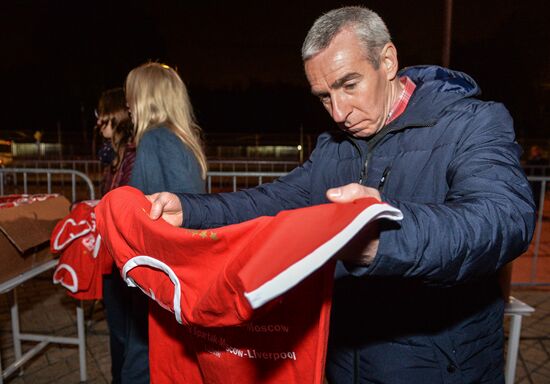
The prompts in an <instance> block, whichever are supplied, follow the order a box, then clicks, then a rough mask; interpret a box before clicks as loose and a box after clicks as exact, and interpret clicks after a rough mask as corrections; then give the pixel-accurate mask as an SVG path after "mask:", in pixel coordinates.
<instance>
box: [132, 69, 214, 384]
mask: <svg viewBox="0 0 550 384" xmlns="http://www.w3.org/2000/svg"><path fill="white" fill-rule="evenodd" d="M126 98H127V101H128V106H129V108H130V112H131V116H132V121H133V123H134V126H135V140H136V144H137V156H136V162H135V166H134V171H133V173H132V177H131V180H130V185H131V186H133V187H135V188H137V189H139V190H141V191H142V192H143V193H145V194H151V193H155V192H160V191H164V190H172V191H180V192H188V193H204V191H205V178H206V170H207V163H206V156H205V154H204V150H203V140H202V131H201V129H200V127H199V126H198V124H197V123H196V122H195V117H194V114H193V109H192V106H191V103H190V100H189V96H188V93H187V88H186V86H185V84H184V83H183V81H182V79H181V78H180V76H179V75H178V73H177V72H176V70H174V69H173V68H171V67H169V66H167V65H164V64H160V63H156V62H149V63H145V64H143V65H141V66H139V67H137V68H135V69H133V70H132V71H130V73H129V74H128V76H127V77H126ZM134 293H135V294H134V295H132V300H131V306H132V308H131V316H132V320H133V321H134V324H135V325H136V327H135V332H133V333H132V335H134V336H133V337H134V339H135V341H136V345H137V344H139V357H138V356H136V357H135V359H134V360H133V361H132V366H133V367H134V369H135V371H134V376H135V381H133V380H129V381H128V382H129V383H130V382H131V383H133V384H135V383H144V382H145V380H146V379H147V380H149V371H148V370H149V366H148V364H147V360H146V353H147V326H148V325H147V314H148V308H147V306H148V302H147V301H148V298H147V296H145V295H144V294H143V293H142V292H138V291H137V290H135V292H134ZM150 311H151V314H150V316H149V319H151V321H154V322H156V323H158V324H160V323H164V324H165V323H166V322H168V324H170V323H172V322H175V320H174V317H173V316H172V315H171V314H170V313H169V312H168V311H166V310H165V309H163V308H160V307H159V306H158V305H156V304H155V303H153V304H152V305H151V306H150ZM154 347H155V345H152V350H151V353H155V352H154V351H155V350H154ZM162 353H167V354H168V353H170V351H162ZM156 361H158V359H156ZM156 368H158V367H155V369H156ZM170 369H174V368H173V367H170Z"/></svg>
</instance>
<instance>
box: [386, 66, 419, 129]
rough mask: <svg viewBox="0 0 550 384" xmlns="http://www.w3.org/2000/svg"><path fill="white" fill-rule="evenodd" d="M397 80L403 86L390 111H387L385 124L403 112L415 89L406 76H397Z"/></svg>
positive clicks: (414, 85)
mask: <svg viewBox="0 0 550 384" xmlns="http://www.w3.org/2000/svg"><path fill="white" fill-rule="evenodd" d="M399 81H400V82H401V84H403V86H404V88H403V91H402V92H401V95H399V98H398V99H397V100H396V101H395V103H394V104H393V105H392V107H391V109H390V112H389V113H388V120H387V121H386V125H388V124H389V123H391V122H392V121H393V120H395V119H397V118H398V117H399V115H401V114H402V113H403V112H405V108H407V104H409V100H410V99H411V96H412V94H413V92H414V90H415V89H416V84H415V83H414V82H413V81H412V80H411V79H410V78H409V77H408V76H403V77H401V78H399Z"/></svg>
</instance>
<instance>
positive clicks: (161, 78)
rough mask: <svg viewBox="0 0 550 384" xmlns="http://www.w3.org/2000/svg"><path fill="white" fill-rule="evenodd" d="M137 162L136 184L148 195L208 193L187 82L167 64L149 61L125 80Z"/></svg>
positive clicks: (200, 142)
mask: <svg viewBox="0 0 550 384" xmlns="http://www.w3.org/2000/svg"><path fill="white" fill-rule="evenodd" d="M126 99H127V101H128V106H129V107H130V113H131V115H132V121H133V123H134V126H135V141H136V144H137V158H136V163H135V168H134V172H133V174H132V179H131V185H132V186H134V187H136V188H139V189H140V190H141V191H142V192H143V193H145V194H151V193H155V192H161V191H165V190H169V191H199V192H201V191H203V189H204V179H205V177H206V157H205V155H204V151H203V144H202V139H201V129H200V128H199V126H198V125H197V123H196V122H195V118H194V115H193V109H192V107H191V103H190V101H189V96H188V94H187V89H186V87H185V84H184V83H183V81H182V80H181V78H180V77H179V75H178V74H177V72H176V71H175V70H174V69H172V68H170V67H168V66H167V65H163V64H159V63H147V64H143V65H141V66H139V67H137V68H135V69H133V70H132V71H131V72H130V73H129V74H128V77H127V78H126Z"/></svg>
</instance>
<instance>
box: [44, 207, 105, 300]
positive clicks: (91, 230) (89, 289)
mask: <svg viewBox="0 0 550 384" xmlns="http://www.w3.org/2000/svg"><path fill="white" fill-rule="evenodd" d="M97 203H98V201H97V200H93V201H84V202H81V203H78V204H76V205H75V206H74V207H73V209H72V210H71V212H70V213H69V214H68V215H67V216H66V217H65V218H63V219H62V220H60V221H59V222H58V223H57V224H56V226H55V228H54V230H53V231H52V235H51V239H50V251H51V252H52V253H53V254H60V255H61V256H60V258H59V261H58V263H57V267H56V269H55V271H54V274H53V282H54V283H56V284H61V285H63V286H64V287H65V288H67V290H68V291H67V294H68V295H69V296H72V297H74V298H76V299H79V300H95V299H101V298H103V278H102V277H103V274H106V273H110V272H111V268H112V264H113V260H112V258H111V256H110V255H109V253H107V252H106V251H104V250H103V247H101V240H100V239H99V237H98V233H97V228H96V223H95V214H94V211H93V210H94V206H95V205H96V204H97Z"/></svg>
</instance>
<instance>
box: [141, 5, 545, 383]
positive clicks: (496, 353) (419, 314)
mask: <svg viewBox="0 0 550 384" xmlns="http://www.w3.org/2000/svg"><path fill="white" fill-rule="evenodd" d="M302 56H303V59H304V65H305V71H306V75H307V78H308V81H309V83H310V85H311V90H312V92H313V94H314V95H315V96H317V97H319V99H320V101H321V103H322V104H323V106H324V107H325V108H326V110H327V111H328V113H329V114H330V115H331V116H332V118H333V119H334V121H335V122H336V123H337V125H338V127H339V128H340V131H339V132H329V133H325V134H322V135H321V136H320V137H319V139H318V142H317V145H316V147H315V150H314V151H313V153H312V154H311V157H310V158H309V159H308V160H307V161H306V162H305V163H304V164H303V165H302V166H300V167H298V168H296V169H295V170H293V171H292V172H290V173H289V174H288V175H287V176H285V177H282V178H280V179H278V180H277V181H275V182H273V183H270V184H264V185H261V186H258V187H256V188H252V189H248V190H244V191H239V192H235V193H224V194H215V195H188V194H170V193H161V194H156V195H152V196H149V198H150V200H151V201H153V208H152V211H151V216H152V217H153V218H156V217H159V216H160V215H161V214H162V217H163V218H165V219H166V220H168V221H169V222H171V223H172V224H174V225H183V226H185V227H191V228H208V227H216V226H221V225H227V224H232V223H237V222H241V221H244V220H248V219H251V218H254V217H257V216H260V215H273V214H276V213H277V212H279V211H281V210H285V209H293V208H298V207H304V206H308V205H314V204H320V203H326V202H327V201H333V202H345V201H350V200H354V199H356V198H360V197H364V196H374V197H376V198H379V199H380V200H382V201H385V202H388V203H389V204H391V205H393V206H395V207H397V208H399V209H400V210H401V211H402V212H403V215H404V219H403V221H402V222H401V223H399V224H393V223H391V224H390V223H385V224H380V225H379V226H378V227H370V228H367V229H366V230H365V231H364V233H363V234H362V237H360V240H361V243H360V244H354V246H355V247H356V248H355V249H357V250H358V251H355V252H349V251H350V250H349V249H348V252H347V253H345V255H346V256H342V260H340V261H339V262H338V266H337V272H336V276H335V288H334V302H333V313H332V323H331V331H330V340H329V351H328V356H327V367H326V376H327V380H328V382H329V383H331V384H335V383H342V384H343V383H346V384H347V383H383V384H388V383H407V384H410V383H422V384H424V383H503V382H504V377H503V340H504V335H503V325H502V323H503V308H504V300H503V299H502V295H501V292H500V288H499V285H498V281H497V273H498V271H499V270H500V269H501V268H502V267H503V266H504V265H505V264H506V263H508V262H510V261H512V260H513V259H514V258H516V257H517V256H519V255H520V254H521V253H522V252H524V251H525V250H526V248H527V246H528V244H529V242H530V240H531V237H532V233H533V230H534V221H535V213H534V203H533V198H532V194H531V190H530V188H529V184H528V182H527V180H526V177H525V175H524V173H523V171H522V169H521V167H520V163H519V155H520V148H519V146H518V145H517V143H516V142H515V138H514V129H513V125H512V119H511V117H510V115H509V114H508V112H507V110H506V108H505V107H504V106H503V105H501V104H499V103H494V102H483V101H480V100H478V99H476V98H475V97H476V96H477V95H478V94H479V93H480V90H479V88H478V86H477V84H476V83H475V82H474V80H473V79H472V78H471V77H469V76H468V75H466V74H464V73H460V72H455V71H450V70H448V69H445V68H441V67H435V66H424V67H411V68H406V69H404V70H401V71H399V72H398V61H397V51H396V47H395V46H394V45H393V43H392V42H391V39H390V35H389V33H388V30H387V28H386V26H385V25H384V22H383V21H382V20H381V18H380V17H379V16H378V15H377V14H376V13H374V12H372V11H370V10H369V9H366V8H363V7H344V8H340V9H335V10H333V11H330V12H328V13H327V14H325V15H323V16H322V17H320V18H319V19H318V20H317V21H316V22H315V23H314V25H313V26H312V28H311V29H310V31H309V33H308V35H307V37H306V39H305V42H304V45H303V48H302ZM182 207H183V209H182ZM320 225H323V223H320Z"/></svg>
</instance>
